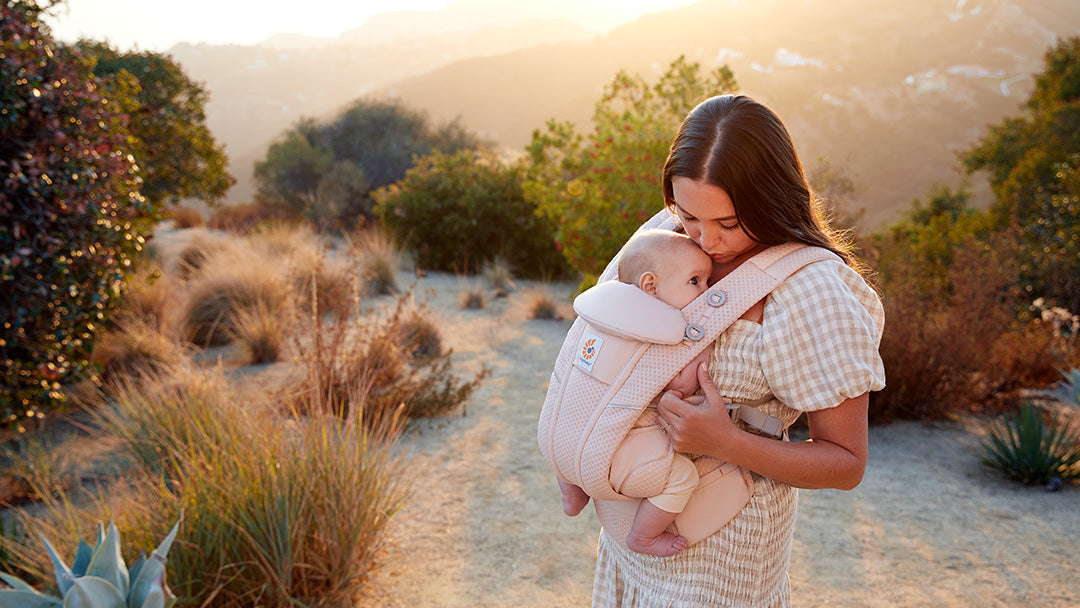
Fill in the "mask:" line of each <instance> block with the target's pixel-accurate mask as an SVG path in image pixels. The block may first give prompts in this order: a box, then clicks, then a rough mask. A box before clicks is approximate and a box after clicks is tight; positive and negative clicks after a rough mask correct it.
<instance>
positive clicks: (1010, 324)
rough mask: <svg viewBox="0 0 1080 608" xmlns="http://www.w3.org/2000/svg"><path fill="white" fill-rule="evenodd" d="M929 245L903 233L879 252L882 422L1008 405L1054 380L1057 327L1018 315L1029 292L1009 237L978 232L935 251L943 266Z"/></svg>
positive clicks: (874, 414) (877, 401)
mask: <svg viewBox="0 0 1080 608" xmlns="http://www.w3.org/2000/svg"><path fill="white" fill-rule="evenodd" d="M925 245H926V242H925V241H918V240H916V241H907V240H895V241H892V242H890V243H888V245H887V247H888V249H887V250H885V251H884V252H882V251H880V250H879V251H878V252H877V256H878V261H877V262H876V263H875V264H874V266H875V268H876V269H877V270H878V272H879V279H880V281H879V284H880V287H881V289H882V292H883V298H882V300H883V304H884V307H885V318H886V320H887V321H886V323H885V330H884V334H883V336H882V341H881V348H880V350H881V356H882V359H883V360H884V362H885V369H886V372H887V374H888V382H887V383H886V387H885V389H884V390H882V391H879V392H876V393H873V394H872V396H871V405H870V419H871V421H872V422H873V423H879V422H886V421H889V420H893V419H897V418H908V419H921V418H941V417H945V416H948V415H949V414H950V413H953V412H960V411H971V410H973V409H980V408H987V407H993V406H995V405H1000V402H1001V401H1003V400H1008V399H1011V398H1014V397H1015V395H1016V393H1017V390H1018V389H1020V388H1023V387H1025V386H1032V385H1039V384H1042V383H1046V382H1049V381H1050V380H1051V379H1052V378H1053V377H1054V376H1055V374H1056V368H1057V366H1059V365H1060V362H1058V361H1056V360H1055V357H1054V356H1053V355H1052V351H1051V349H1050V348H1049V346H1050V341H1051V329H1050V327H1049V326H1048V325H1046V324H1043V323H1041V322H1039V321H1033V320H1032V319H1031V318H1030V317H1026V316H1018V311H1019V310H1021V306H1020V302H1021V297H1022V294H1021V293H1020V291H1019V288H1018V281H1017V272H1018V270H1017V268H1016V266H1015V265H1013V264H1011V263H1010V260H1011V259H1012V257H1011V253H1012V251H1013V247H1014V242H1013V241H1012V240H1011V239H1010V238H1008V235H1007V234H1001V235H996V236H994V237H987V238H984V239H982V240H980V239H978V238H976V237H973V236H969V237H967V239H966V240H963V241H960V242H959V244H957V245H955V246H951V248H949V249H948V250H947V251H946V250H944V249H942V250H941V251H940V252H939V253H937V254H935V255H934V258H933V259H935V260H939V261H940V260H947V262H941V265H940V266H938V265H937V264H938V262H934V263H930V262H929V261H928V258H927V257H926V256H927V251H926V250H925V249H924V248H923V247H924V246H925ZM879 246H880V245H879ZM995 402H998V403H995Z"/></svg>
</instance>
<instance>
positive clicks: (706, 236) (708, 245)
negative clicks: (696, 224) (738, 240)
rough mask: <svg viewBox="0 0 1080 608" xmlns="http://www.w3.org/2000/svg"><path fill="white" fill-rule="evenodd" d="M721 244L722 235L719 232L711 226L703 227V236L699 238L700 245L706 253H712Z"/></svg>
mask: <svg viewBox="0 0 1080 608" xmlns="http://www.w3.org/2000/svg"><path fill="white" fill-rule="evenodd" d="M719 244H720V233H719V231H718V230H716V229H715V228H713V227H711V226H703V227H702V228H701V236H700V237H699V238H698V245H700V246H701V248H702V249H704V250H705V251H712V250H713V249H715V248H716V246H717V245H719Z"/></svg>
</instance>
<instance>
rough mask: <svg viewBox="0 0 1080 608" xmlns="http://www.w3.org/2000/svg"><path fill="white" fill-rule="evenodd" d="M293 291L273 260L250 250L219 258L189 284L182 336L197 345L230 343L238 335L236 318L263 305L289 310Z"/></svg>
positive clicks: (236, 250)
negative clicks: (242, 312) (244, 311)
mask: <svg viewBox="0 0 1080 608" xmlns="http://www.w3.org/2000/svg"><path fill="white" fill-rule="evenodd" d="M289 301H290V290H289V286H288V284H287V283H286V281H285V279H284V278H283V277H282V275H281V272H280V271H279V270H278V269H276V268H274V267H273V264H272V262H271V261H268V260H266V259H265V258H263V257H261V256H259V255H258V254H257V253H255V252H253V251H251V250H241V249H234V250H232V251H231V252H230V255H228V256H217V257H215V258H213V260H212V263H208V264H207V265H206V267H205V268H204V269H203V272H202V273H201V274H200V276H199V278H198V279H197V280H194V281H192V282H191V283H190V284H189V285H188V291H187V294H186V299H185V300H184V302H183V304H182V305H181V312H180V315H179V324H180V333H181V335H182V336H183V337H184V339H186V340H187V341H189V342H191V343H192V344H195V345H196V346H213V345H220V344H225V343H228V342H230V341H231V340H232V339H233V337H234V336H236V335H237V324H236V320H237V315H239V314H240V312H241V311H243V310H246V309H247V310H250V309H253V308H255V307H257V306H262V307H264V308H265V309H267V310H273V311H287V310H288V306H289Z"/></svg>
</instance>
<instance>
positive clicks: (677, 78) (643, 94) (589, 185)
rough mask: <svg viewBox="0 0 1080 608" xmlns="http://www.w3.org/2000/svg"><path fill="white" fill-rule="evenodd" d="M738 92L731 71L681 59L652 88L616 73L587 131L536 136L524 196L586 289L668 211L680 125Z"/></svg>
mask: <svg viewBox="0 0 1080 608" xmlns="http://www.w3.org/2000/svg"><path fill="white" fill-rule="evenodd" d="M736 88H737V87H736V83H735V78H734V76H733V75H732V73H731V71H730V70H729V69H728V68H727V66H722V67H720V68H718V69H716V70H714V71H713V72H712V73H710V74H708V75H704V76H703V75H702V74H701V66H700V64H698V63H693V62H688V61H686V58H685V57H679V58H677V59H676V60H674V61H673V62H671V65H670V66H668V69H667V71H666V72H665V73H664V74H662V75H661V76H660V77H659V78H658V79H657V82H656V84H654V85H651V86H650V85H649V84H648V83H646V82H645V81H644V79H643V78H642V77H640V76H637V75H632V74H628V73H626V72H619V73H618V74H616V75H615V77H614V78H613V79H612V81H611V82H610V83H608V85H607V86H605V87H604V91H603V95H602V96H601V97H600V99H599V100H597V102H596V106H595V109H594V111H593V117H592V123H593V124H592V128H589V129H587V130H586V131H585V132H583V133H582V132H578V130H577V127H576V126H575V125H574V124H573V123H572V122H570V121H564V122H557V121H555V120H551V121H549V122H548V123H547V125H546V129H545V130H543V131H541V130H540V129H537V130H535V131H533V136H532V141H531V142H530V143H529V145H528V146H527V148H526V151H527V153H528V157H527V159H526V160H527V163H528V177H527V180H526V182H525V185H524V192H525V195H526V196H527V198H528V199H529V200H530V201H532V202H533V203H534V204H535V205H536V207H537V208H538V209H539V210H540V212H541V213H542V214H543V215H544V217H545V218H547V219H549V220H550V222H551V226H553V227H554V230H555V235H554V236H555V238H556V239H557V241H558V246H559V248H560V250H561V252H562V255H563V256H565V258H566V260H567V261H568V263H569V265H570V266H571V267H573V268H574V270H576V271H578V272H579V273H581V274H582V275H584V277H585V278H584V281H583V282H582V285H581V287H582V289H584V288H585V287H588V286H589V285H591V284H592V283H594V282H595V281H596V277H598V276H599V275H600V273H601V271H603V269H604V267H605V266H606V265H607V263H608V261H609V260H611V258H612V257H614V255H615V253H616V252H618V250H619V247H621V246H622V244H623V243H624V242H626V239H627V238H629V237H630V235H631V234H633V232H634V230H636V229H637V227H638V226H640V225H641V224H642V222H644V221H645V220H647V219H648V218H649V217H651V216H652V215H653V214H654V213H656V212H657V211H659V210H660V209H661V207H662V205H663V202H664V201H663V200H662V193H661V187H660V178H661V169H662V167H663V164H664V160H665V158H667V154H668V150H669V148H670V147H671V140H672V137H673V136H674V134H675V132H676V130H677V129H678V126H679V123H680V122H681V121H682V120H683V118H684V117H685V116H686V114H687V113H688V112H689V111H690V110H691V109H693V107H694V106H695V105H697V104H698V103H699V102H701V101H703V100H705V99H706V98H708V97H710V96H712V95H716V94H719V93H723V92H726V91H734V90H736Z"/></svg>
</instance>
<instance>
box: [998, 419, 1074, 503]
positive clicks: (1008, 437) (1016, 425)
mask: <svg viewBox="0 0 1080 608" xmlns="http://www.w3.org/2000/svg"><path fill="white" fill-rule="evenodd" d="M982 449H983V460H982V461H983V464H984V465H986V466H987V467H989V468H991V469H993V470H995V471H998V472H999V473H1001V474H1003V475H1005V476H1006V477H1008V478H1009V479H1012V480H1014V481H1018V482H1020V483H1023V484H1045V483H1047V482H1049V481H1050V480H1051V479H1053V478H1054V477H1059V478H1061V479H1062V480H1066V481H1067V480H1070V479H1078V478H1080V428H1077V427H1076V426H1075V425H1074V424H1071V423H1070V422H1069V421H1068V420H1067V419H1065V418H1063V417H1060V416H1054V417H1052V418H1051V419H1050V422H1049V424H1048V423H1047V422H1046V421H1045V420H1044V419H1043V413H1042V411H1041V410H1040V408H1038V407H1036V406H1035V405H1034V404H1033V403H1030V402H1025V403H1023V404H1022V405H1021V406H1020V411H1019V412H1017V413H1014V414H1011V415H1007V416H1005V417H1004V419H1002V420H999V421H997V422H996V423H995V424H993V425H992V426H991V427H990V429H989V431H988V432H987V435H986V437H985V438H984V439H983V440H982Z"/></svg>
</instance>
